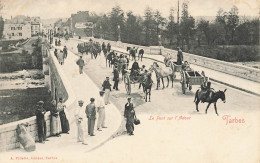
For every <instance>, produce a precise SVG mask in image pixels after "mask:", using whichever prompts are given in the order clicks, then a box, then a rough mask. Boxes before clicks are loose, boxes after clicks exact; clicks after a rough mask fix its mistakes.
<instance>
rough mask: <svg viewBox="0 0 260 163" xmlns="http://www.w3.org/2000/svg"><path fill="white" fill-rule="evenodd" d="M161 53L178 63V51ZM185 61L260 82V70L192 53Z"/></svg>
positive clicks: (152, 52) (186, 55) (147, 49)
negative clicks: (169, 55) (168, 55)
mask: <svg viewBox="0 0 260 163" xmlns="http://www.w3.org/2000/svg"><path fill="white" fill-rule="evenodd" d="M94 40H95V41H98V42H100V43H102V42H105V43H106V44H107V43H110V44H111V46H115V47H118V48H122V49H125V50H126V48H127V47H139V49H144V52H145V54H151V55H153V54H155V53H156V54H157V52H154V51H153V50H151V47H147V46H139V45H134V44H128V43H122V42H119V43H117V42H116V41H109V40H103V39H94ZM161 53H162V55H164V56H165V55H167V54H171V56H172V58H173V59H176V61H177V51H176V50H172V49H166V48H161ZM183 57H184V60H186V61H188V62H190V63H192V64H194V65H198V66H202V67H205V68H208V69H212V70H215V71H219V72H223V73H226V74H229V75H233V76H236V77H240V78H243V79H247V80H251V81H254V82H260V70H258V69H255V68H251V67H247V66H243V65H237V64H234V63H230V62H225V61H220V60H217V59H212V58H207V57H202V56H198V55H195V54H190V53H183Z"/></svg>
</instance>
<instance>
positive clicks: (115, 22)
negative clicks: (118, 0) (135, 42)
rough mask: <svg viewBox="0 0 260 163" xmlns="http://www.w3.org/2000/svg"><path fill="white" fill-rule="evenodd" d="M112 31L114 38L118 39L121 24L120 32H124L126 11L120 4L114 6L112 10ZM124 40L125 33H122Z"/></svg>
mask: <svg viewBox="0 0 260 163" xmlns="http://www.w3.org/2000/svg"><path fill="white" fill-rule="evenodd" d="M109 16H110V30H111V31H110V32H111V33H112V36H113V40H118V36H119V29H118V27H119V26H120V32H121V33H122V34H124V33H125V32H124V30H125V27H124V12H123V10H122V9H121V8H120V6H118V5H117V6H115V7H113V8H112V11H111V12H110V15H109ZM121 37H122V40H125V38H126V37H125V35H121Z"/></svg>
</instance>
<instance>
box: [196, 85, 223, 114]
mask: <svg viewBox="0 0 260 163" xmlns="http://www.w3.org/2000/svg"><path fill="white" fill-rule="evenodd" d="M226 90H227V89H225V90H224V91H218V92H215V91H213V90H209V91H211V92H210V93H211V96H210V94H209V95H208V97H204V96H203V94H205V91H203V90H201V89H198V90H197V91H196V94H195V99H194V102H195V103H196V110H197V112H199V108H198V105H199V103H200V101H201V100H202V101H204V102H207V103H208V106H207V108H206V111H205V113H206V114H207V111H208V108H209V106H210V105H211V104H212V103H214V107H215V112H216V114H217V115H218V111H217V101H218V99H221V100H222V101H223V102H224V103H225V102H226V96H225V92H226Z"/></svg>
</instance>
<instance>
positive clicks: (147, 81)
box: [142, 73, 153, 102]
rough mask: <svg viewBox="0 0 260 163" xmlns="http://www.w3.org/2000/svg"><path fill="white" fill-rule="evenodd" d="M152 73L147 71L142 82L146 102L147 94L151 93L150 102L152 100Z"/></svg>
mask: <svg viewBox="0 0 260 163" xmlns="http://www.w3.org/2000/svg"><path fill="white" fill-rule="evenodd" d="M152 85H153V80H152V73H147V74H146V75H145V77H144V80H143V82H142V86H143V91H144V93H145V102H147V95H148V94H149V102H151V91H152Z"/></svg>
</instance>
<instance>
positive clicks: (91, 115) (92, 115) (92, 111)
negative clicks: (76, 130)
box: [85, 98, 96, 136]
mask: <svg viewBox="0 0 260 163" xmlns="http://www.w3.org/2000/svg"><path fill="white" fill-rule="evenodd" d="M94 102H95V99H94V98H90V104H88V105H87V106H86V110H85V113H86V114H87V118H88V134H89V135H90V136H95V135H94V126H95V120H96V106H95V103H94Z"/></svg>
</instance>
